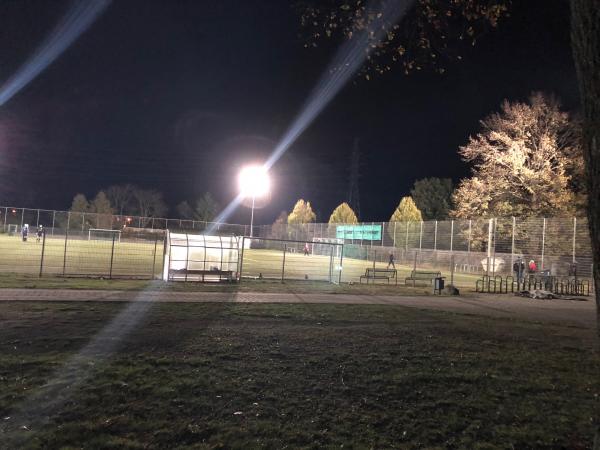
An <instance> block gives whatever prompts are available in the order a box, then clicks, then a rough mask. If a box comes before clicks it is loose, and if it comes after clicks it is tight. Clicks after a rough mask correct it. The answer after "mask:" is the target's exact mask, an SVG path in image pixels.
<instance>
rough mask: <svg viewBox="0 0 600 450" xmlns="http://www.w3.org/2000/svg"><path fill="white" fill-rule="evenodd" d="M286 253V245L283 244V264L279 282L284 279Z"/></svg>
mask: <svg viewBox="0 0 600 450" xmlns="http://www.w3.org/2000/svg"><path fill="white" fill-rule="evenodd" d="M286 251H287V244H283V262H282V264H281V282H282V283H283V280H284V279H285V252H286Z"/></svg>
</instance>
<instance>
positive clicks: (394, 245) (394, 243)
mask: <svg viewBox="0 0 600 450" xmlns="http://www.w3.org/2000/svg"><path fill="white" fill-rule="evenodd" d="M397 223H398V222H394V234H393V236H392V247H394V248H395V247H396V224H397Z"/></svg>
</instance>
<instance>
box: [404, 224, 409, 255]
mask: <svg viewBox="0 0 600 450" xmlns="http://www.w3.org/2000/svg"><path fill="white" fill-rule="evenodd" d="M409 224H410V222H406V238H405V239H404V251H405V252H406V251H408V225H409Z"/></svg>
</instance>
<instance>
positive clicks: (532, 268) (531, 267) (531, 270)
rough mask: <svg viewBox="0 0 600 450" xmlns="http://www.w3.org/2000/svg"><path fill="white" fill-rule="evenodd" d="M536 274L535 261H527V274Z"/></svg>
mask: <svg viewBox="0 0 600 450" xmlns="http://www.w3.org/2000/svg"><path fill="white" fill-rule="evenodd" d="M536 272H537V265H536V263H535V261H534V260H533V259H532V260H530V261H529V273H536Z"/></svg>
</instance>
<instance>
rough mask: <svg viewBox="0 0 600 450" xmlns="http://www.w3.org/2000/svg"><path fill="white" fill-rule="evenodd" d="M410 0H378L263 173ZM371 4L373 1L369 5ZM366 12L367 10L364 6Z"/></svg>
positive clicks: (229, 210)
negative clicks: (372, 17) (367, 21)
mask: <svg viewBox="0 0 600 450" xmlns="http://www.w3.org/2000/svg"><path fill="white" fill-rule="evenodd" d="M414 1H415V0H379V2H378V3H379V5H380V8H378V9H377V10H378V11H381V15H379V16H378V18H376V19H375V20H374V21H373V23H372V24H371V27H370V28H369V29H364V30H361V31H360V33H356V38H354V39H353V40H351V41H347V42H345V43H344V44H343V45H342V46H341V47H340V49H339V50H338V52H337V53H336V55H335V57H334V58H333V60H332V61H331V63H330V64H329V66H328V67H327V69H326V70H325V72H324V73H323V75H321V78H320V79H319V81H318V82H317V85H316V86H315V87H314V89H313V90H312V91H311V93H310V95H309V96H308V99H307V100H306V102H305V103H304V106H303V107H302V109H301V110H300V112H299V113H298V115H297V116H296V118H295V119H294V121H293V122H292V124H291V125H290V126H289V127H288V129H287V130H286V132H285V133H284V135H283V137H282V138H281V139H280V140H279V142H278V143H277V145H276V146H275V149H274V150H273V152H272V153H271V155H270V156H269V158H268V159H267V161H266V162H265V164H264V168H265V170H267V171H268V170H269V169H271V167H273V165H274V164H275V163H276V162H277V161H279V159H280V158H281V157H282V156H283V155H284V154H285V152H286V151H287V150H288V149H289V148H290V146H291V145H292V144H293V143H294V142H295V141H296V140H297V139H298V138H299V137H300V135H301V134H302V133H303V132H304V131H305V130H306V129H307V128H308V127H309V126H310V125H311V124H312V123H313V122H314V120H315V119H316V118H317V117H318V116H319V114H320V113H321V112H322V111H323V110H324V109H325V107H326V106H327V105H328V104H329V103H330V102H331V100H333V98H334V97H335V96H336V95H337V94H338V93H339V92H340V91H341V89H342V88H343V87H344V86H345V85H346V83H347V82H348V81H349V80H350V78H351V77H352V76H353V75H354V74H355V73H356V72H357V71H358V69H359V68H360V67H361V66H362V64H363V63H364V61H365V59H366V58H367V54H368V49H369V46H370V45H371V43H372V42H373V41H378V40H380V39H383V38H384V36H385V34H386V33H387V31H388V30H389V29H390V27H391V26H393V25H394V24H395V23H397V22H398V21H400V19H402V17H403V16H404V15H405V14H406V11H408V9H409V7H410V6H411V5H412V4H413V3H414ZM373 3H375V1H373V2H371V3H370V4H369V5H371V4H373ZM367 9H370V8H369V7H368V6H367ZM371 33H373V34H371ZM240 202H241V199H240V196H238V197H236V198H235V199H234V200H233V201H232V202H231V203H230V204H229V205H227V207H226V208H225V209H224V210H223V211H222V212H221V214H219V216H218V217H217V219H215V220H226V219H227V218H228V217H229V216H230V215H231V214H232V213H233V211H235V209H236V208H237V206H238V205H239V204H240Z"/></svg>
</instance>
